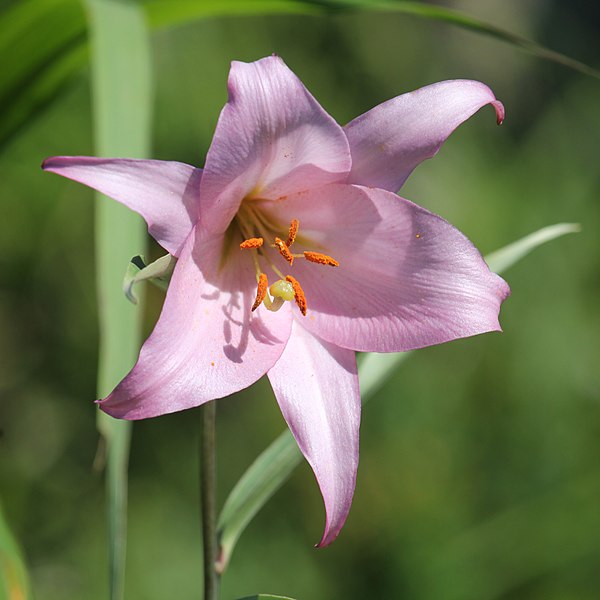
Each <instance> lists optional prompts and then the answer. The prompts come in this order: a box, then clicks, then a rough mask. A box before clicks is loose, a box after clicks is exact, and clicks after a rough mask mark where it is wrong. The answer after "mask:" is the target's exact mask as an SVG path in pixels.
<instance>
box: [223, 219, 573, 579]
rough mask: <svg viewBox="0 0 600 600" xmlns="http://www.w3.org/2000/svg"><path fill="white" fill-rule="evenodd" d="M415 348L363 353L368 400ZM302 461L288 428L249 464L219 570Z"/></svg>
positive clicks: (519, 245)
mask: <svg viewBox="0 0 600 600" xmlns="http://www.w3.org/2000/svg"><path fill="white" fill-rule="evenodd" d="M576 231H579V226H578V225H573V224H568V223H562V224H558V225H552V226H550V227H544V228H543V229H540V230H539V231H536V232H535V233H532V234H531V235H528V236H526V237H524V238H523V239H521V240H518V241H517V242H514V243H512V244H509V245H508V246H505V247H504V248H501V249H500V250H497V251H495V252H493V253H492V254H490V255H489V256H488V257H487V258H486V260H487V262H488V264H489V265H490V267H491V268H492V270H494V271H496V272H498V273H500V272H503V271H505V270H506V269H508V268H509V267H511V266H512V265H514V264H515V263H517V262H518V261H519V260H520V259H521V258H523V257H524V256H525V255H527V254H528V253H529V252H531V251H532V250H533V249H534V248H537V247H538V246H541V245H542V244H545V243H546V242H549V241H551V240H553V239H556V238H557V237H560V236H562V235H565V234H567V233H573V232H576ZM411 354H412V352H398V353H394V354H375V353H370V354H365V355H363V356H361V357H360V360H359V365H358V377H359V380H360V388H361V396H362V401H363V404H364V403H365V402H367V401H368V400H369V399H370V398H371V397H372V396H373V395H374V394H375V393H376V392H377V391H379V389H380V388H381V386H382V385H383V384H384V383H385V382H386V381H387V379H388V378H389V377H390V375H391V374H392V373H393V372H394V371H395V370H396V369H397V368H398V367H399V366H400V365H401V364H402V363H403V362H404V361H405V360H406V358H408V356H409V355H411ZM301 461H302V455H301V454H300V450H299V449H298V446H297V445H296V442H295V440H294V438H293V437H292V434H291V433H290V431H289V430H286V431H284V432H283V433H282V434H281V435H280V436H279V437H278V438H277V439H276V440H275V441H274V442H273V443H272V444H271V445H270V446H269V447H268V448H267V449H266V450H265V451H264V452H263V453H262V454H260V455H259V456H258V457H257V458H256V460H255V461H254V462H253V463H252V464H251V465H250V467H249V468H248V470H247V471H246V472H245V473H244V475H243V476H242V478H241V479H240V480H239V481H238V483H237V484H236V485H235V487H234V488H233V490H232V491H231V493H230V494H229V497H228V498H227V500H226V502H225V505H224V507H223V511H222V512H221V515H220V517H219V522H218V531H219V540H220V543H221V556H220V560H219V563H218V568H219V572H221V573H222V572H223V571H225V569H226V568H227V564H228V563H229V560H230V559H231V555H232V552H233V549H234V547H235V544H236V542H237V540H238V538H239V537H240V535H241V534H242V532H243V530H244V529H245V528H246V526H247V525H248V523H249V522H250V521H251V520H252V519H253V517H254V516H255V515H256V514H257V513H258V511H259V510H260V509H261V508H262V507H263V506H264V505H265V504H266V503H267V502H268V501H269V499H270V498H271V497H272V496H273V494H275V492H276V491H277V490H278V489H279V488H280V487H281V486H282V485H283V483H284V482H285V481H286V479H287V478H288V477H289V476H290V475H291V474H292V472H293V471H294V469H295V468H296V467H297V466H298V465H299V464H300V462H301Z"/></svg>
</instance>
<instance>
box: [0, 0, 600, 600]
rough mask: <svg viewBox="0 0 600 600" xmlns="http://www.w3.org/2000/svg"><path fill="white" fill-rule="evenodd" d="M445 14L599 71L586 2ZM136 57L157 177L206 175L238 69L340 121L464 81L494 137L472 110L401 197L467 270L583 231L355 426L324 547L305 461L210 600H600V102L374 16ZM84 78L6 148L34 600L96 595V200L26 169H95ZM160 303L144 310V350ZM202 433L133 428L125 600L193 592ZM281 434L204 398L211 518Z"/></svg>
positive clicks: (582, 88) (7, 336)
mask: <svg viewBox="0 0 600 600" xmlns="http://www.w3.org/2000/svg"><path fill="white" fill-rule="evenodd" d="M14 4H15V2H10V1H6V0H4V1H2V2H0V10H2V11H6V10H8V9H9V8H10V7H11V5H14ZM446 5H447V6H452V7H456V8H459V9H462V10H465V11H467V12H469V13H470V14H472V15H475V16H479V17H481V18H485V19H486V20H488V21H490V22H493V23H495V24H497V25H501V26H504V27H506V28H508V29H510V30H512V31H515V32H517V33H520V34H523V35H526V36H528V37H532V38H534V39H536V40H537V41H539V42H541V43H543V44H545V45H547V46H549V47H551V48H554V49H556V50H559V51H561V52H564V53H566V54H569V55H570V56H573V57H575V58H578V59H580V60H583V61H585V62H587V63H588V64H591V65H592V66H595V67H596V68H598V67H600V64H599V63H600V41H599V38H598V36H597V32H598V30H599V29H598V28H599V27H600V16H599V9H598V5H597V3H595V2H592V1H589V2H585V1H584V0H580V1H577V2H573V1H567V0H564V1H558V0H555V1H553V2H552V1H549V0H547V1H545V2H539V1H534V0H531V1H527V2H523V1H517V0H514V1H512V0H511V1H497V2H491V1H490V2H486V3H481V2H477V1H476V0H469V1H467V0H464V1H456V2H450V1H449V2H447V3H446ZM1 18H2V14H1V13H0V19H1ZM55 26H60V24H58V25H55ZM40 43H43V40H40ZM152 45H153V57H154V70H155V72H154V76H155V91H156V101H155V114H154V126H155V127H154V137H153V147H154V151H153V156H154V157H155V158H161V159H167V160H179V161H183V162H188V163H191V164H195V165H202V164H203V162H204V157H205V155H206V152H207V149H208V146H209V143H210V139H211V136H212V132H213V130H214V127H215V123H216V119H217V117H218V114H219V111H220V109H221V107H222V105H223V103H224V102H225V99H226V88H225V82H226V77H227V73H228V69H229V62H230V61H231V60H232V59H239V60H245V61H250V60H255V59H257V58H260V57H262V56H265V55H268V54H271V53H272V52H276V53H278V54H280V55H281V56H282V57H283V58H284V60H285V61H286V62H287V64H288V65H289V66H290V67H291V68H292V69H293V70H294V71H295V72H296V73H297V74H298V75H299V76H300V78H301V79H302V80H303V81H304V83H305V84H306V85H307V87H308V88H309V89H310V90H311V91H312V92H313V94H314V95H315V96H316V97H317V99H318V100H319V101H320V102H321V103H322V105H323V106H324V107H325V108H326V109H327V110H328V111H329V112H330V113H331V114H332V115H333V116H334V117H335V118H336V119H337V120H338V121H339V122H340V123H345V122H347V121H349V120H350V119H352V118H353V117H354V116H356V115H358V114H360V113H362V112H364V111H365V110H368V109H369V108H371V107H372V106H374V105H375V104H377V103H379V102H382V101H384V100H386V99H388V98H391V97H393V96H395V95H398V94H400V93H402V92H405V91H410V90H412V89H415V88H418V87H420V86H423V85H426V84H428V83H432V82H434V81H437V80H442V79H452V78H473V79H479V80H481V81H484V82H485V83H487V84H488V85H490V86H491V87H492V89H493V90H494V91H495V93H496V95H497V96H498V97H499V98H500V99H501V100H502V101H503V102H504V103H505V105H506V109H507V118H506V121H505V124H504V125H503V126H502V127H501V128H497V127H496V125H495V119H494V115H493V111H492V110H491V108H489V107H487V108H486V109H484V110H482V111H481V112H480V113H479V114H477V115H476V116H475V117H473V118H472V119H471V120H470V121H469V122H468V123H466V124H465V125H463V126H462V127H461V128H460V129H459V130H458V131H457V132H456V133H455V134H454V135H453V136H452V137H451V138H450V140H449V141H448V143H447V144H446V145H445V146H444V148H443V149H442V151H441V152H440V154H439V156H438V157H437V158H436V159H435V160H433V161H429V162H427V163H425V164H423V165H422V166H421V167H419V168H418V169H417V171H416V172H415V173H414V174H413V176H412V177H411V179H410V180H409V182H408V183H407V184H406V186H405V187H404V188H403V190H402V195H403V196H405V197H407V198H409V199H411V200H413V201H415V202H417V203H420V204H422V205H423V206H426V207H427V208H429V209H431V210H433V211H435V212H437V213H439V214H441V215H442V216H443V217H445V218H446V219H448V220H449V221H450V222H452V223H453V224H455V225H456V226H457V227H458V228H459V229H461V230H462V231H463V232H465V233H466V234H467V235H468V236H469V237H470V238H471V239H472V240H473V241H474V242H475V244H476V245H477V246H478V247H479V248H480V249H481V251H482V252H483V253H486V252H490V251H492V250H495V249H496V248H498V247H500V246H503V245H505V244H507V243H509V242H511V241H513V240H515V239H517V238H519V237H522V236H524V235H526V234H527V233H529V232H531V231H534V230H536V229H539V228H540V227H543V226H545V225H549V224H552V223H556V222H560V221H569V222H579V223H581V224H582V227H583V231H582V233H580V234H578V235H573V236H568V237H565V238H562V239H560V240H557V241H555V242H552V243H551V244H549V245H547V246H545V247H543V248H541V249H538V250H536V251H535V253H533V254H532V255H530V256H529V257H528V258H526V259H525V260H524V261H523V262H521V263H520V264H518V265H517V266H515V267H513V268H512V269H511V270H510V271H508V272H507V273H506V275H505V278H506V279H507V280H508V282H509V283H510V285H511V287H512V292H513V293H512V297H511V298H510V299H509V300H508V301H507V302H506V304H505V306H504V308H503V311H502V323H503V327H504V333H503V334H490V335H485V336H480V337H478V338H472V339H467V340H461V341H457V342H453V343H450V344H446V345H444V346H441V347H436V348H430V349H426V350H422V351H419V352H417V353H415V354H414V355H413V356H411V357H410V358H409V360H408V361H406V363H404V364H403V365H402V367H401V368H399V369H398V371H397V373H395V374H394V376H393V377H392V379H391V380H390V381H389V382H388V383H387V384H386V385H385V387H384V388H383V389H382V391H381V392H380V393H379V394H378V395H377V397H376V398H374V399H373V401H372V402H370V403H369V405H368V406H367V407H366V408H365V411H364V417H363V425H362V438H361V463H360V469H359V474H358V484H357V490H356V496H355V500H354V505H353V508H352V511H351V513H350V517H349V519H348V522H347V524H346V526H345V528H344V530H343V531H342V534H341V535H340V537H339V539H338V540H337V541H336V542H335V543H334V544H333V545H332V546H331V547H329V548H326V549H323V550H315V549H314V548H313V545H314V543H316V542H317V541H318V539H319V538H320V534H321V532H322V526H323V522H324V514H323V509H322V503H321V498H320V495H319V492H318V488H317V486H316V484H315V481H314V478H313V476H312V473H311V472H310V469H309V468H308V466H307V465H306V464H303V465H302V467H301V468H300V469H298V471H297V472H296V473H295V475H294V477H293V478H292V479H291V481H290V482H289V483H288V484H286V485H285V486H284V488H283V489H282V490H281V491H280V492H278V493H277V495H276V496H275V497H274V498H273V500H272V501H271V502H270V503H269V504H268V505H267V506H266V508H265V509H264V510H263V511H262V512H261V513H260V514H259V516H258V517H257V518H256V519H255V520H254V521H253V523H252V524H251V525H250V526H249V528H248V530H247V531H246V533H245V534H244V536H243V537H242V539H241V541H240V543H239V545H238V547H237V549H236V552H235V554H234V556H233V560H232V563H231V565H230V569H229V571H228V572H227V573H226V576H225V578H224V581H223V591H222V597H223V598H224V599H230V598H236V597H240V596H244V595H248V594H250V593H254V592H258V591H263V592H267V591H268V592H271V593H279V594H284V595H290V596H293V597H295V598H298V599H303V600H332V599H333V600H336V599H338V598H339V599H342V598H343V599H350V598H352V599H365V598H375V599H379V598H381V599H383V598H386V599H387V598H390V599H391V598H393V599H396V598H409V599H415V600H425V599H441V600H463V599H464V600H469V599H473V600H475V599H477V600H486V599H487V600H500V599H502V600H504V599H506V600H508V599H511V600H512V599H527V600H534V599H535V600H538V599H539V600H570V599H577V600H588V599H589V600H593V599H597V598H598V597H599V594H600V592H599V590H600V460H599V459H600V437H599V434H600V367H599V364H600V344H599V333H600V311H599V310H598V306H599V300H598V299H599V293H600V235H599V231H600V202H599V199H600V170H599V168H598V167H599V150H598V148H599V141H600V139H599V133H600V110H598V109H599V106H600V83H599V82H598V81H597V80H594V79H592V78H586V77H584V76H583V75H579V74H578V73H575V72H572V71H569V70H567V69H565V68H563V67H560V66H556V65H553V64H551V63H546V62H542V61H540V60H538V59H535V58H532V57H531V56H528V55H526V54H524V53H522V52H519V51H517V50H515V49H514V48H511V47H510V46H506V45H502V44H500V43H498V42H496V41H494V40H492V39H489V38H486V37H482V36H477V35H474V34H472V33H468V32H465V31H461V30H458V29H455V28H451V27H450V26H447V25H442V24H439V23H437V24H436V23H432V22H428V21H424V20H419V19H416V18H410V17H406V16H402V15H396V14H389V13H364V12H353V13H342V12H340V13H336V14H331V15H327V16H308V15H307V16H302V15H294V16H289V15H288V16H253V17H227V18H210V19H206V20H203V21H198V22H195V23H191V24H188V25H185V26H178V27H176V28H170V29H162V30H160V31H158V32H156V33H155V34H154V35H153V38H152ZM15 55H16V56H19V54H18V52H15ZM10 60H11V54H10V53H7V55H6V56H4V57H2V62H1V63H0V64H2V67H0V68H2V69H4V68H5V65H8V64H9V62H10ZM6 61H8V62H6ZM88 75H89V74H88V72H87V70H84V71H82V72H81V74H80V75H79V76H77V77H76V78H75V79H73V80H71V81H70V83H69V85H68V86H66V87H65V88H64V89H63V90H62V92H61V93H60V94H59V95H58V96H57V97H56V98H55V100H54V101H53V102H52V103H51V104H50V105H48V106H44V107H40V108H39V110H37V111H36V113H35V115H34V118H31V119H28V121H27V123H26V124H25V126H23V127H21V128H19V129H18V130H16V131H15V132H14V134H13V135H11V136H10V137H9V138H7V139H6V140H5V141H4V143H3V145H2V146H0V202H1V207H2V216H1V217H0V395H1V398H0V428H1V430H2V437H1V438H0V482H1V500H2V505H3V509H4V513H5V516H6V519H7V521H8V523H9V525H10V527H11V528H12V530H13V532H14V534H15V536H16V537H17V539H18V540H19V542H20V544H21V546H22V548H23V551H24V554H25V557H26V560H27V564H28V567H29V570H30V575H31V578H32V585H33V591H34V595H35V597H36V598H38V599H43V600H59V599H60V600H64V599H65V598H69V599H70V598H74V599H79V598H81V599H87V598H105V597H106V595H107V590H108V585H107V575H106V533H105V514H104V502H105V499H104V489H103V477H102V474H101V472H99V471H98V470H97V469H94V468H93V464H94V459H95V456H96V455H97V452H98V434H97V432H96V426H95V417H96V415H95V408H94V405H93V404H92V401H93V400H94V399H95V387H96V362H97V343H98V333H97V316H96V300H95V290H94V266H93V238H92V227H93V223H92V219H93V196H92V193H91V191H89V190H88V189H87V188H84V187H83V186H79V185H77V184H75V183H72V182H68V181H66V180H62V179H60V178H58V177H55V176H52V175H49V174H43V173H42V172H41V171H40V169H39V164H40V163H41V161H42V160H43V159H44V158H45V157H47V156H50V155H55V154H91V153H93V140H92V134H91V131H92V123H91V109H90V91H89V76H88ZM152 253H153V255H154V256H158V255H159V254H160V249H159V248H157V247H156V246H154V247H153V250H152ZM125 266H126V265H123V271H124V270H125ZM122 301H123V302H126V299H125V297H123V300H122ZM161 302H162V294H161V292H160V291H158V290H156V289H154V288H151V287H149V288H148V302H147V305H146V308H145V312H146V314H145V332H146V334H147V333H149V332H150V331H151V329H152V326H153V323H154V322H155V320H156V318H157V315H158V313H159V311H160V306H161ZM198 426H199V423H198V414H197V411H195V410H191V411H187V412H183V413H179V414H174V415H170V416H166V417H161V418H158V419H153V420H149V421H144V422H139V423H136V424H135V426H134V432H133V443H132V454H131V464H130V504H129V542H128V564H127V568H128V571H127V582H126V597H127V598H132V599H134V598H143V599H148V600H154V599H156V600H159V599H161V600H162V599H164V598H173V597H175V598H194V597H199V595H200V589H201V540H200V525H199V510H198V490H197V488H198V483H197V468H198V467H197V462H198V461H197V433H198ZM284 427H285V424H284V422H283V419H282V417H281V415H280V413H279V410H278V408H277V405H276V403H275V400H274V398H273V396H272V393H271V391H270V388H269V386H268V384H267V383H266V382H265V381H261V382H259V383H258V384H256V385H255V386H253V387H252V388H250V389H249V390H246V391H245V392H243V393H240V394H238V395H236V396H234V397H231V398H227V399H224V400H221V401H219V403H218V437H219V448H218V452H219V456H218V468H219V499H220V501H221V502H222V501H223V500H224V499H225V497H226V495H227V493H228V492H229V490H230V489H231V487H232V486H233V485H234V483H235V482H236V481H237V479H238V478H239V476H240V475H241V474H242V473H243V472H244V470H245V469H246V468H247V466H248V465H249V464H250V463H251V462H252V460H253V459H254V457H255V456H256V455H257V454H258V453H259V452H260V451H262V450H263V449H264V447H266V446H267V445H268V443H270V442H271V441H272V440H273V439H274V438H275V437H276V436H277V435H278V434H279V433H280V431H281V430H282V429H283V428H284Z"/></svg>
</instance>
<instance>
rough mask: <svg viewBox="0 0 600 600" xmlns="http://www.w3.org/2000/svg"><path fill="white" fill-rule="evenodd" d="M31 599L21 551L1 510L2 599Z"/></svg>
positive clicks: (0, 561)
mask: <svg viewBox="0 0 600 600" xmlns="http://www.w3.org/2000/svg"><path fill="white" fill-rule="evenodd" d="M30 597H31V594H30V586H29V578H28V575H27V569H26V568H25V563H24V561H23V557H22V555H21V550H20V548H19V545H18V544H17V542H16V540H15V538H14V536H13V534H12V533H11V531H10V529H9V527H8V524H7V523H6V519H5V517H4V513H3V512H2V510H0V599H2V600H28V598H30Z"/></svg>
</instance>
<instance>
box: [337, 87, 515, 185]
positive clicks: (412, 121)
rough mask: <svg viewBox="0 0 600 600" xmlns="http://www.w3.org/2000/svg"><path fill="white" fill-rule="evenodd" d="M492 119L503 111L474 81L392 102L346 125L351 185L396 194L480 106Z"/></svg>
mask: <svg viewBox="0 0 600 600" xmlns="http://www.w3.org/2000/svg"><path fill="white" fill-rule="evenodd" d="M486 104H492V105H493V107H494V109H495V110H496V119H497V121H498V123H501V122H502V120H503V119H504V107H503V106H502V103H501V102H499V101H498V100H496V97H495V96H494V94H493V92H492V90H490V88H489V87H487V86H486V85H484V84H483V83H480V82H478V81H470V80H463V79H456V80H453V81H441V82H439V83H434V84H432V85H428V86H426V87H423V88H420V89H418V90H416V91H414V92H409V93H407V94H402V95H401V96H397V97H396V98H392V99H391V100H388V101H387V102H384V103H383V104H380V105H379V106H376V107H375V108H372V109H371V110H369V111H368V112H366V113H364V114H362V115H361V116H360V117H357V118H356V119H354V120H353V121H351V122H350V123H348V124H347V125H346V126H345V127H344V130H345V132H346V135H347V136H348V141H349V142H350V149H351V152H352V171H351V172H350V176H349V178H348V182H349V183H356V184H359V185H366V186H369V187H378V188H382V189H385V190H389V191H390V192H397V191H398V190H399V189H400V188H401V187H402V185H403V184H404V182H405V181H406V179H407V177H408V176H409V175H410V174H411V172H412V170H413V169H414V168H415V167H416V166H417V165H418V164H420V163H421V162H423V161H424V160H425V159H427V158H431V157H433V156H435V155H436V154H437V152H438V150H439V149H440V147H441V146H442V144H443V143H444V142H445V141H446V139H447V138H448V136H449V135H450V134H451V133H452V132H453V131H454V130H455V129H456V128H457V127H458V126H459V125H460V124H461V123H463V122H464V121H466V120H467V119H468V118H469V117H470V116H471V115H473V114H474V113H476V112H477V111H478V110H479V109H480V108H481V107H482V106H485V105H486Z"/></svg>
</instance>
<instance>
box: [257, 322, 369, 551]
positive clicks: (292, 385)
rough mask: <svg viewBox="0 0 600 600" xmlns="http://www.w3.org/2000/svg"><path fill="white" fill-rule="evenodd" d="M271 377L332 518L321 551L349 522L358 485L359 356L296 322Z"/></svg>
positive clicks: (326, 509)
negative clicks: (325, 339)
mask: <svg viewBox="0 0 600 600" xmlns="http://www.w3.org/2000/svg"><path fill="white" fill-rule="evenodd" d="M268 376H269V380H270V381H271V385H272V386H273V391H274V392H275V396H276V397H277V401H278V402H279V406H280V408H281V412H282V413H283V416H284V418H285V420H286V422H287V424H288V425H289V427H290V430H291V431H292V434H293V435H294V437H295V438H296V441H297V442H298V446H299V447H300V450H301V451H302V454H304V456H305V457H306V460H307V461H308V463H309V464H310V466H311V467H312V470H313V471H314V473H315V476H316V478H317V482H318V484H319V487H320V488H321V494H322V495H323V500H324V502H325V511H326V515H327V516H326V523H325V532H324V533H323V538H322V539H321V541H320V542H319V544H318V546H327V545H328V544H330V543H331V542H333V540H334V539H335V538H336V537H337V535H338V533H339V532H340V530H341V528H342V526H343V525H344V522H345V521H346V517H347V516H348V512H349V511H350V505H351V504H352V496H353V495H354V487H355V484H356V470H357V468H358V437H359V426H360V394H359V390H358V375H357V369H356V356H355V354H354V352H353V351H351V350H346V349H344V348H338V347H336V346H334V345H332V344H328V343H327V342H324V341H322V340H319V339H317V338H316V337H315V336H313V335H311V334H310V333H309V332H308V331H306V330H305V329H304V328H303V327H302V326H300V325H299V324H298V323H297V322H294V325H293V327H292V335H291V336H290V339H289V342H288V344H287V346H286V348H285V350H284V351H283V354H282V355H281V358H280V359H279V360H278V361H277V363H276V364H275V366H274V367H273V368H272V369H271V370H270V371H269V373H268Z"/></svg>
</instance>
